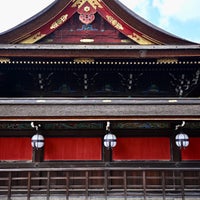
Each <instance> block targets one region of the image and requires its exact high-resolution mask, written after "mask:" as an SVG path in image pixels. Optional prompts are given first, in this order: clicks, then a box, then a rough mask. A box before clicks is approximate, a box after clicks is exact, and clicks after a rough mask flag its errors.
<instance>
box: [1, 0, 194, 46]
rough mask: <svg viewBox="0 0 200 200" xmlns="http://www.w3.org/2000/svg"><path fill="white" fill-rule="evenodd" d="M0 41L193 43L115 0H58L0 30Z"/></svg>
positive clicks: (11, 42)
mask: <svg viewBox="0 0 200 200" xmlns="http://www.w3.org/2000/svg"><path fill="white" fill-rule="evenodd" d="M69 27H73V29H70V28H69ZM69 29H70V30H69ZM0 43H4V44H13V43H15V44H18V43H19V44H20V43H22V44H24V43H25V44H33V43H45V44H46V43H51V44H58V43H59V44H61V43H62V44H69V43H74V44H85V43H86V44H87V43H94V44H100V43H101V44H102V43H103V44H121V43H122V44H124V43H128V44H135V45H136V44H140V45H163V44H165V45H172V44H173V45H191V44H195V43H193V42H190V41H187V40H184V39H182V38H179V37H177V36H174V35H172V34H170V33H168V32H166V31H164V30H162V29H160V28H158V27H156V26H154V25H153V24H151V23H149V22H148V21H146V20H144V19H143V18H141V17H140V16H138V15H137V14H136V13H134V12H133V11H131V10H130V9H128V8H127V7H125V6H124V5H123V4H122V3H120V2H119V1H118V0H115V1H114V0H112V1H111V0H62V1H61V0H58V1H56V2H54V3H53V4H51V5H50V6H49V7H48V8H46V9H44V10H43V11H42V12H40V13H38V14H37V15H35V16H34V17H32V18H30V19H29V20H27V21H25V22H24V23H22V24H20V25H19V26H17V27H15V28H13V29H11V30H9V31H7V32H5V33H3V34H1V35H0Z"/></svg>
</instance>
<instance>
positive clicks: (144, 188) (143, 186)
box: [142, 170, 147, 200]
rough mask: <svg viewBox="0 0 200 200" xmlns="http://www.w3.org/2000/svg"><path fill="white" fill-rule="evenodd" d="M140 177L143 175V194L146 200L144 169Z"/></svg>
mask: <svg viewBox="0 0 200 200" xmlns="http://www.w3.org/2000/svg"><path fill="white" fill-rule="evenodd" d="M142 177H143V194H144V200H146V196H147V194H146V187H147V185H146V171H144V170H143V171H142Z"/></svg>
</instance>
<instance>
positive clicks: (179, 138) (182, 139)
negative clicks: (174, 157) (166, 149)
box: [175, 132, 189, 148]
mask: <svg viewBox="0 0 200 200" xmlns="http://www.w3.org/2000/svg"><path fill="white" fill-rule="evenodd" d="M175 139H176V145H177V146H178V147H180V148H182V147H184V148H185V147H187V146H188V145H189V137H188V135H187V134H185V133H182V132H181V133H179V134H178V135H176V138H175Z"/></svg>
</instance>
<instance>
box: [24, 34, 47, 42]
mask: <svg viewBox="0 0 200 200" xmlns="http://www.w3.org/2000/svg"><path fill="white" fill-rule="evenodd" d="M45 36H46V34H42V33H41V32H37V33H36V34H34V35H32V36H30V37H28V38H27V39H25V40H23V41H21V44H33V43H35V42H37V41H38V40H40V39H42V38H43V37H45Z"/></svg>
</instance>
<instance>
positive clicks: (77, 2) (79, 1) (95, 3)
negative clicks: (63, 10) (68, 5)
mask: <svg viewBox="0 0 200 200" xmlns="http://www.w3.org/2000/svg"><path fill="white" fill-rule="evenodd" d="M72 2H74V4H73V5H72V8H76V7H78V8H80V7H82V6H83V4H84V3H85V2H88V3H89V4H90V5H91V6H92V7H93V8H94V9H97V7H98V8H103V7H102V5H101V4H100V2H101V0H73V1H72Z"/></svg>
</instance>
